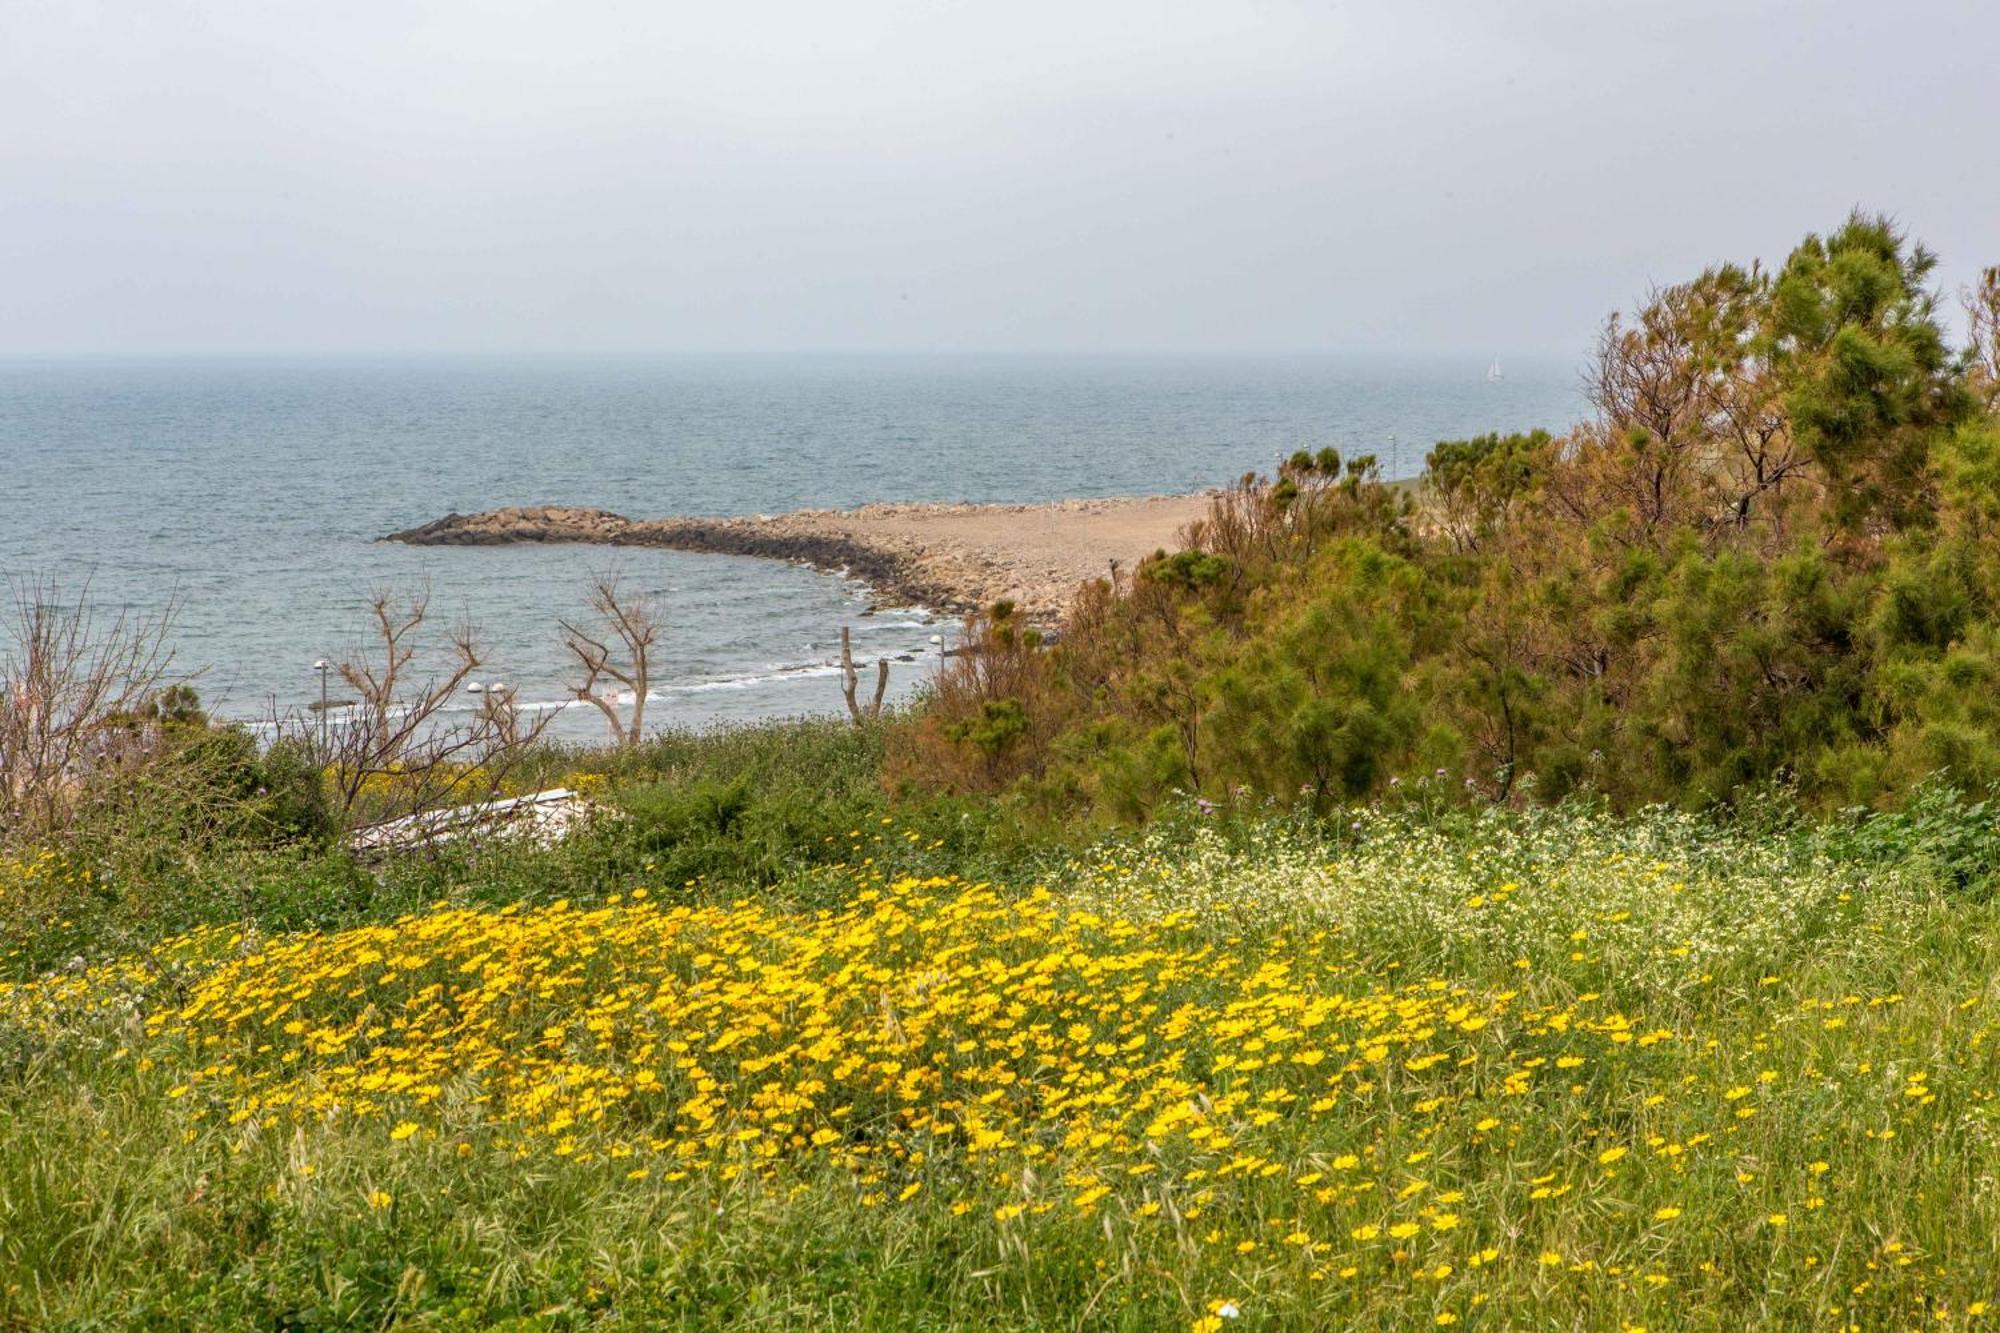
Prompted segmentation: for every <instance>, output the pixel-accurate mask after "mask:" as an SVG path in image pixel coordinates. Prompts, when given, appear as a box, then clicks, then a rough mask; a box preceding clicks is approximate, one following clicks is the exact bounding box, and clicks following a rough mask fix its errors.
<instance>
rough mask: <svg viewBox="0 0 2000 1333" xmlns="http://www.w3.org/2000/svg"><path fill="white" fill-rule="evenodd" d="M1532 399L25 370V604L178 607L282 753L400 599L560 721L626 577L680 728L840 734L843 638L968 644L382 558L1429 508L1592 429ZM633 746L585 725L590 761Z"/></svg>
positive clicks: (185, 642) (443, 560) (654, 566)
mask: <svg viewBox="0 0 2000 1333" xmlns="http://www.w3.org/2000/svg"><path fill="white" fill-rule="evenodd" d="M1506 372H1507V373H1506V378H1505V379H1503V380H1502V381H1500V382H1498V383H1489V382H1488V381H1487V380H1486V365H1485V363H1484V362H1483V361H1482V362H1477V363H1474V362H1471V361H1459V360H1453V361H1392V360H1374V359H1339V358H1329V357H1298V358H1283V359H1256V360H1252V359H1219V358H1218V359H1201V360H1176V359H1163V358H1162V359H1151V358H1109V357H1105V358H1095V357H1092V358H1061V359H1053V358H1029V357H924V356H907V357H889V356H823V357H782V358H780V357H768V358H735V359H723V358H716V359H695V358H686V359H675V360H656V361H649V360H638V359H620V360H590V361H586V360H573V361H561V360H538V361H509V360H406V361H394V362H388V361H385V362H365V361H276V360H273V361H264V362H214V361H146V362H130V363H124V362H108V361H16V362H0V478H4V480H0V575H5V576H7V577H10V578H21V577H25V576H31V575H46V576H52V577H54V578H55V579H57V580H59V581H60V583H61V584H62V585H63V586H64V587H65V588H66V589H67V590H68V591H69V593H70V594H72V595H74V594H75V593H76V592H77V590H78V589H80V588H81V587H82V586H83V585H84V584H85V583H86V581H87V582H88V584H89V589H90V596H91V601H92V604H93V605H94V606H95V607H96V608H97V609H98V610H99V611H100V612H101V613H105V614H116V613H118V612H128V613H134V614H139V615H149V614H156V613H158V612H159V611H160V610H161V609H162V608H163V607H165V606H166V605H168V604H169V603H170V602H171V603H173V604H175V605H177V607H178V610H177V612H176V615H175V620H174V633H173V646H174V650H175V665H176V669H177V670H178V671H180V672H182V673H184V674H188V675H191V676H192V677H193V678H194V680H195V682H196V685H197V688H198V689H199V690H200V691H201V693H202V696H203V698H204V699H205V700H207V701H208V702H209V704H210V705H211V707H213V708H214V709H215V710H216V711H218V712H220V713H222V714H225V715H228V716H234V717H241V718H246V719H255V718H259V717H264V716H268V715H269V714H271V713H272V712H273V711H274V710H275V711H278V712H285V711H289V710H293V709H296V708H299V707H301V706H303V705H305V704H307V703H309V702H310V701H312V700H314V699H316V698H317V697H318V690H319V683H318V682H319V678H318V676H317V675H316V674H315V673H314V672H313V670H312V663H313V662H314V661H315V660H316V659H319V658H322V657H338V656H341V655H343V654H344V653H346V652H349V651H351V650H352V649H353V647H354V646H355V645H356V644H357V643H359V642H360V637H359V636H360V633H361V631H362V630H363V628H364V614H365V607H366V603H367V598H368V595H369V593H370V592H371V591H372V590H374V589H378V588H379V589H390V590H396V591H399V592H401V593H404V594H408V593H411V592H416V591H420V590H421V591H424V592H426V593H427V595H428V597H429V599H430V604H431V606H432V608H433V614H434V617H435V619H436V622H437V623H438V624H439V625H441V626H442V625H444V624H445V623H447V622H452V621H458V620H466V621H469V622H470V623H472V624H473V625H475V626H476V627H477V628H478V629H479V631H480V639H481V642H482V644H483V645H484V647H485V650H486V657H487V662H488V665H487V666H486V667H485V668H484V669H483V670H482V671H481V673H480V676H481V678H482V679H484V680H505V681H506V682H508V683H509V684H510V685H511V686H513V688H514V689H515V690H516V693H517V697H518V698H520V699H522V700H524V701H531V702H541V703H553V702H555V701H558V700H560V699H562V698H563V697H564V691H563V681H564V678H565V674H566V666H565V661H564V658H563V655H562V652H561V649H560V646H559V640H558V638H557V629H556V620H557V618H558V617H560V616H575V615H576V614H577V613H578V611H579V608H580V603H581V596H582V591H583V588H584V586H585V584H586V582H587V580H588V579H589V577H590V575H591V574H592V572H593V571H595V570H599V569H603V568H607V567H615V568H617V569H618V570H620V571H621V573H622V574H623V576H624V578H625V579H626V581H627V583H628V585H630V586H632V587H638V588H644V589H647V590H649V591H652V592H655V593H657V594H659V595H660V597H661V599H662V600H663V602H664V605H665V609H666V617H667V626H666V630H665V633H664V635H663V639H662V643H661V645H660V648H659V650H657V655H658V659H659V661H660V662H661V663H662V664H663V666H662V668H661V672H660V676H661V678H660V679H659V680H658V681H657V682H656V685H655V689H654V694H655V696H656V697H655V699H654V701H652V702H650V703H649V705H648V707H649V714H648V717H649V722H652V723H656V724H668V723H681V724H690V725H703V724H708V723H712V722H717V721H734V720H747V719H753V718H762V717H772V716H780V715H794V714H800V713H811V712H825V711H838V710H839V709H840V708H841V707H842V704H841V698H840V687H839V677H838V672H837V669H836V668H835V667H834V665H833V661H834V657H835V655H836V654H837V650H838V637H839V630H840V627H841V625H843V624H847V625H850V626H851V627H852V628H853V630H854V635H855V644H856V652H857V656H860V657H863V658H867V659H872V658H874V657H876V656H881V655H888V656H892V657H903V656H907V657H909V658H911V659H914V660H910V661H900V662H898V663H897V664H896V667H895V670H894V673H893V676H892V680H893V681H894V692H895V693H896V694H901V693H904V692H907V691H908V690H910V689H912V688H914V687H915V686H916V685H918V683H919V682H920V681H921V680H922V679H923V678H924V677H925V675H926V674H927V673H928V672H929V671H930V670H932V669H934V666H935V662H936V660H937V659H936V649H935V648H934V647H933V646H932V644H931V638H932V636H933V635H946V636H948V634H949V632H950V628H951V627H950V625H948V624H946V623H943V622H936V623H934V621H933V618H932V617H931V616H929V615H927V614H925V613H923V612H922V611H885V612H882V613H880V614H877V615H874V616H865V617H864V616H863V615H862V614H861V612H862V611H863V610H864V609H866V607H867V605H868V602H869V598H868V593H867V590H866V589H863V588H861V587H858V586H856V585H854V584H852V583H851V582H849V581H847V580H844V579H841V578H839V577H834V576H828V575H823V574H817V573H813V572H811V571H809V570H804V569H800V568H797V567H793V566H789V565H785V564H782V563H776V562H768V561H759V560H752V559H745V558H738V557H727V556H705V555H689V554H682V553H677V552H667V551H645V550H617V551H613V550H607V549H599V548H591V547H569V546H564V547H519V548H493V549H453V548H429V549H420V548H411V547H405V546H398V545H389V544H383V543H380V542H378V541H377V540H376V539H377V538H379V537H380V536H381V535H382V534H384V533H387V532H391V531H395V530H398V529H401V528H406V527H411V526H414V525H416V524H418V523H421V522H425V521H427V520H429V519H432V518H435V517H438V516H439V515H442V514H444V513H446V512H448V511H451V510H458V511H461V512H469V511H473V510H480V509H488V508H493V507H495V506H498V505H507V504H576V505H589V506H597V507H601V508H606V509H611V510H616V511H618V512H620V513H624V514H627V515H631V516H634V517H650V516H658V515H667V514H745V513H773V512H779V511H783V510H787V509H796V508H801V507H808V506H832V505H842V506H844V505H851V504H858V503H862V502H865V501H869V500H977V501H1035V500H1051V499H1060V498H1064V497H1070V496H1110V495H1137V494H1150V493H1161V492H1172V491H1190V490H1196V489H1200V488H1202V487H1206V486H1211V485H1219V484H1223V483H1227V482H1229V481H1231V480H1233V479H1234V478H1235V477H1237V476H1239V475H1240V474H1242V473H1243V472H1244V471H1246V470H1248V469H1252V468H1256V469H1268V468H1269V467H1270V466H1271V465H1272V464H1273V463H1274V462H1275V461H1276V460H1277V459H1278V458H1280V457H1282V456H1284V455H1285V454H1288V453H1290V452H1291V451H1292V450H1294V449H1298V448H1302V447H1303V448H1315V449H1316V448H1319V447H1321V446H1323V445H1329V444H1330V445H1333V446H1335V447H1337V448H1339V449H1341V450H1342V451H1343V452H1345V453H1354V452H1360V451H1371V450H1372V451H1373V452H1375V453H1377V454H1378V455H1379V456H1380V457H1381V458H1382V459H1383V461H1384V464H1385V471H1386V472H1388V473H1389V474H1390V475H1392V476H1403V475H1411V474H1413V473H1414V472H1415V471H1416V470H1417V469H1418V468H1419V467H1420V466H1421V461H1422V457H1423V454H1424V452H1425V450H1426V449H1427V448H1428V447H1429V446H1430V445H1431V444H1432V443H1434V442H1435V441H1437V440H1439V439H1445V438H1453V437H1457V436H1462V435H1465V434H1469V433H1474V432H1482V431H1487V430H1496V429H1497V430H1514V429H1526V428H1529V427H1534V426H1547V427H1550V428H1552V429H1553V428H1559V427H1561V426H1563V425H1565V424H1567V423H1568V422H1570V421H1572V420H1574V419H1576V418H1577V417H1579V416H1580V415H1581V414H1582V411H1583V407H1582V403H1581V398H1580V391H1579V380H1578V375H1577V366H1576V365H1575V364H1574V363H1568V362H1561V363H1531V362H1521V363H1514V362H1510V363H1509V364H1508V365H1507V367H1506ZM424 660H426V659H424V658H420V659H419V666H420V667H421V665H422V663H423V661H424ZM429 660H431V661H433V662H437V661H441V659H440V658H438V657H435V656H433V657H431V658H429ZM337 694H338V687H337V686H336V696H337ZM602 726H603V724H602V722H601V720H600V719H599V718H598V717H597V715H596V714H595V713H594V712H593V711H591V710H586V709H582V708H571V709H568V710H566V711H564V712H563V713H562V714H561V715H560V716H559V718H558V720H557V722H556V731H557V734H562V735H567V736H570V737H572V738H578V739H587V738H591V737H594V736H597V735H599V734H601V732H602Z"/></svg>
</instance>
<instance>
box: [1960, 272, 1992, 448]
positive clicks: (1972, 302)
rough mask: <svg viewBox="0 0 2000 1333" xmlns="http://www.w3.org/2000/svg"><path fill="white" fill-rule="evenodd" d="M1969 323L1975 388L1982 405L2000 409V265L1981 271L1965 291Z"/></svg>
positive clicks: (1973, 388)
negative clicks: (1975, 282)
mask: <svg viewBox="0 0 2000 1333" xmlns="http://www.w3.org/2000/svg"><path fill="white" fill-rule="evenodd" d="M1965 316H1966V324H1967V326H1968V329H1969V331H1970V333H1971V335H1972V337H1971V352H1972V375H1971V382H1972V391H1973V393H1974V394H1976V395H1977V396H1978V398H1979V402H1980V406H1982V407H1983V408H1985V409H1986V411H1987V412H1989V413H2000V267H1996V268H1989V269H1986V270H1985V271H1983V272H1982V273H1981V274H1980V275H1979V285H1978V286H1977V287H1974V288H1972V289H1971V290H1969V291H1967V292H1966V294H1965Z"/></svg>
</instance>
